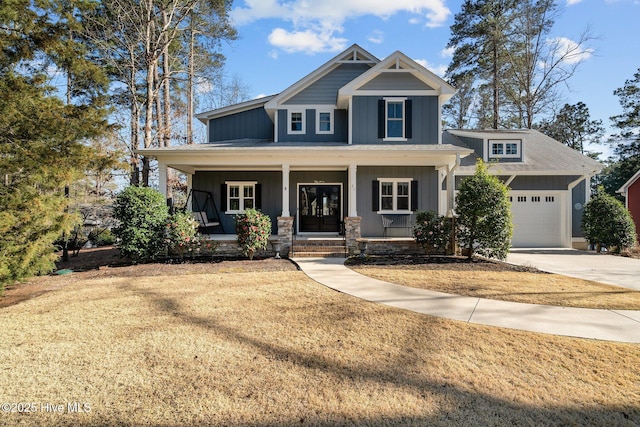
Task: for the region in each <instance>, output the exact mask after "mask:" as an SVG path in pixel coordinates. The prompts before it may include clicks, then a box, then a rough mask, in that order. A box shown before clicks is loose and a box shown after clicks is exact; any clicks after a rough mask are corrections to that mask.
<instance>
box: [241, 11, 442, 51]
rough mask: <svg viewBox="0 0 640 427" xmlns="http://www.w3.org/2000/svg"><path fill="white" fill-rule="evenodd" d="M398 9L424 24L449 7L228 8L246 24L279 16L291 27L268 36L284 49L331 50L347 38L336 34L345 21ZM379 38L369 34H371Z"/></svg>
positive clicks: (438, 20)
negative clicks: (424, 21) (422, 21)
mask: <svg viewBox="0 0 640 427" xmlns="http://www.w3.org/2000/svg"><path fill="white" fill-rule="evenodd" d="M399 12H409V13H411V14H413V15H415V16H414V17H412V18H410V22H416V21H414V19H417V18H418V17H419V18H420V19H425V20H426V24H425V26H427V27H439V26H442V25H443V24H444V23H445V22H446V20H447V18H448V17H449V15H450V14H451V12H450V10H449V9H448V8H447V7H446V5H445V2H444V0H393V1H389V0H323V1H322V2H315V1H309V0H289V1H286V0H244V4H243V5H242V6H238V7H236V8H234V9H233V10H232V11H231V14H230V16H231V19H232V21H233V22H234V23H235V24H236V25H238V26H241V25H246V24H250V23H252V22H255V21H258V20H261V19H279V20H282V21H285V22H290V23H291V24H292V26H293V28H292V29H290V30H285V29H283V28H276V29H274V30H273V31H272V33H271V34H270V35H269V42H270V43H271V44H273V45H274V46H276V47H278V48H280V49H282V50H284V51H285V52H307V53H311V54H312V53H317V52H334V51H336V50H340V49H341V48H342V46H346V44H347V41H346V39H343V38H340V37H336V36H335V33H342V32H343V28H344V24H345V22H346V21H348V20H350V19H354V18H357V17H360V16H365V15H372V16H377V17H379V18H381V19H387V18H389V17H390V16H392V15H394V14H396V13H399ZM285 36H286V37H291V38H292V39H291V40H286V39H285V38H284V37H285ZM370 37H371V38H373V40H370V41H372V42H373V43H376V41H374V40H379V39H380V37H376V35H375V34H373V33H372V35H371V36H370Z"/></svg>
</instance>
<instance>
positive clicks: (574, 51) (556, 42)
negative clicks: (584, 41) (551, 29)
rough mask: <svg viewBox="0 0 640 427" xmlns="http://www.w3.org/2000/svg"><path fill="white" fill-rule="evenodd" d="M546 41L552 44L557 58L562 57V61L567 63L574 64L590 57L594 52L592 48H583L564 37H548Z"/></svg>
mask: <svg viewBox="0 0 640 427" xmlns="http://www.w3.org/2000/svg"><path fill="white" fill-rule="evenodd" d="M548 43H549V44H551V45H552V46H553V48H554V50H555V53H556V57H557V58H558V59H560V58H563V60H562V62H565V63H567V64H576V63H578V62H581V61H585V60H587V59H589V58H591V57H592V56H593V52H594V50H593V49H591V48H584V47H583V46H580V45H578V43H576V42H574V41H573V40H571V39H568V38H566V37H557V38H555V39H550V40H548Z"/></svg>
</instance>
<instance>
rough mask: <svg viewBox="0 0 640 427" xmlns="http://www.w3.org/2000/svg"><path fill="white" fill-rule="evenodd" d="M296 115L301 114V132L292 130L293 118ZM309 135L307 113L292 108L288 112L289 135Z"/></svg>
mask: <svg viewBox="0 0 640 427" xmlns="http://www.w3.org/2000/svg"><path fill="white" fill-rule="evenodd" d="M294 114H300V128H301V129H300V130H292V129H291V125H292V124H293V120H292V116H293V115H294ZM305 133H307V111H306V110H301V109H299V108H292V109H288V110H287V135H304V134H305Z"/></svg>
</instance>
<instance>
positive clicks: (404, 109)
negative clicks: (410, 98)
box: [382, 97, 407, 141]
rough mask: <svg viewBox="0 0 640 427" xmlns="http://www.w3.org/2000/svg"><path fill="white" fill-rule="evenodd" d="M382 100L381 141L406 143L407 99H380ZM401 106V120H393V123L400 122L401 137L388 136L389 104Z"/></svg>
mask: <svg viewBox="0 0 640 427" xmlns="http://www.w3.org/2000/svg"><path fill="white" fill-rule="evenodd" d="M382 99H383V100H384V138H383V141H406V140H407V138H406V135H405V131H406V123H407V107H406V103H407V98H404V97H402V98H401V97H388V98H386V97H385V98H382ZM390 103H393V104H399V103H401V104H402V118H401V119H400V120H398V119H394V120H393V121H400V122H401V123H402V124H401V129H402V136H389V134H388V132H389V104H390Z"/></svg>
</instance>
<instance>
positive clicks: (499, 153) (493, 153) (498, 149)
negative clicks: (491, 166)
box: [489, 139, 522, 158]
mask: <svg viewBox="0 0 640 427" xmlns="http://www.w3.org/2000/svg"><path fill="white" fill-rule="evenodd" d="M521 145H522V141H520V140H516V139H514V140H495V139H494V140H489V157H492V158H518V157H522V153H521Z"/></svg>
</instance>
